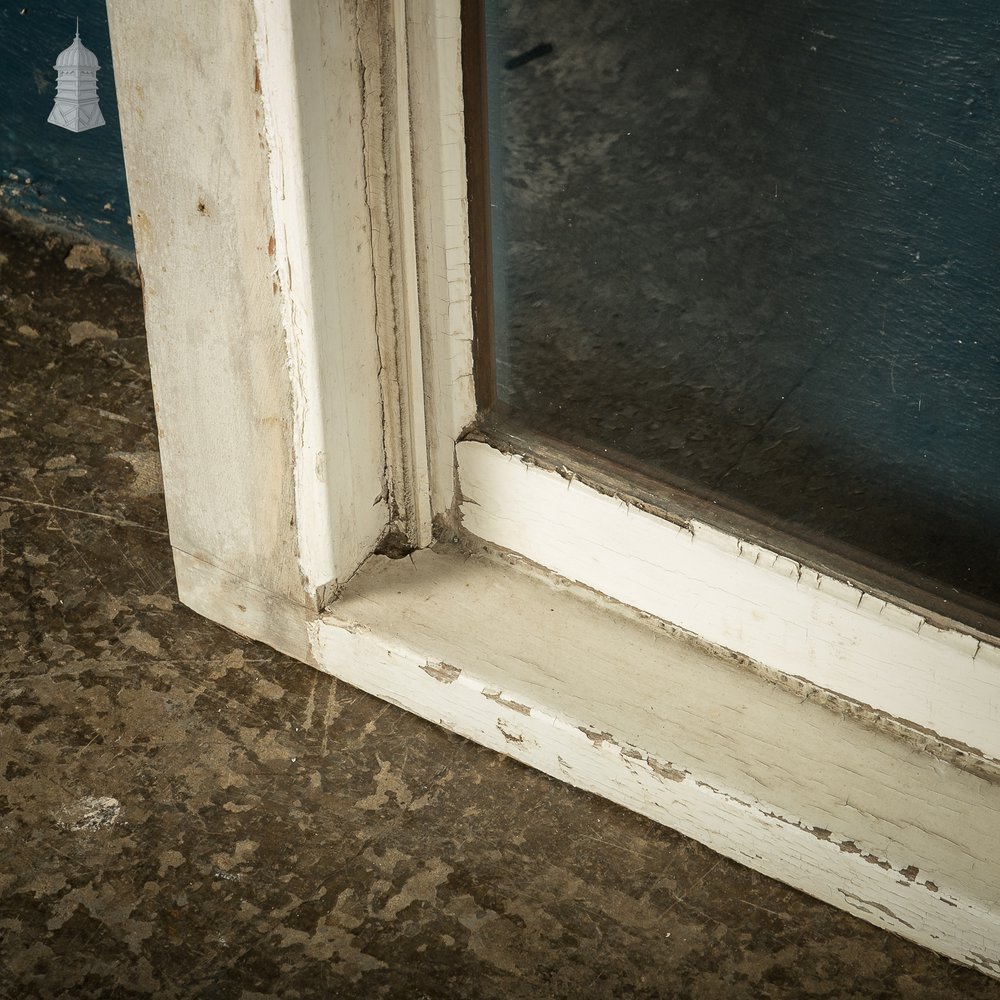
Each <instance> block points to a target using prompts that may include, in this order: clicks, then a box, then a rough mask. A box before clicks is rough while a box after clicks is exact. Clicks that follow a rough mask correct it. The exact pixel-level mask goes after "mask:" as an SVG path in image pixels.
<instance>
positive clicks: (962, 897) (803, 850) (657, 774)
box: [175, 552, 1000, 979]
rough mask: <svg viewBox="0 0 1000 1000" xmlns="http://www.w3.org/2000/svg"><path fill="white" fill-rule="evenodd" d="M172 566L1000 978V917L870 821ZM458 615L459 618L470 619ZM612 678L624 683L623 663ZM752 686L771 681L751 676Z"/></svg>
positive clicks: (271, 626)
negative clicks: (723, 773) (885, 848)
mask: <svg viewBox="0 0 1000 1000" xmlns="http://www.w3.org/2000/svg"><path fill="white" fill-rule="evenodd" d="M175 561H176V565H177V572H178V579H179V581H180V593H181V599H182V601H184V603H185V604H188V605H189V606H190V607H192V608H194V610H196V611H198V612H199V613H201V614H203V615H206V616H207V617H209V618H211V619H213V620H214V621H217V622H220V623H222V624H224V625H226V626H227V627H229V628H231V629H234V630H235V631H237V632H239V633H241V634H243V635H247V636H250V637H252V638H254V639H258V640H262V641H264V642H266V643H268V644H269V645H271V646H273V647H274V648H276V649H279V650H281V651H282V652H285V653H288V654H289V655H291V656H293V657H295V658H297V659H299V660H301V661H303V662H306V663H309V664H310V665H312V666H315V667H317V668H318V669H320V670H322V671H324V672H325V673H328V674H331V675H333V676H336V677H337V678H339V679H341V680H343V681H345V682H347V683H349V684H352V685H354V686H356V687H358V688H360V689H361V690H363V691H366V692H368V693H369V694H372V695H375V696H376V697H378V698H381V699H383V700H385V701H388V702H391V703H392V704H395V705H398V706H399V707H401V708H404V709H406V710H407V711H410V712H413V713H415V714H416V715H419V716H421V717H422V718H424V719H427V720H428V721H430V722H432V723H434V724H436V725H439V726H442V727H443V728H445V729H447V730H449V731H451V732H455V733H458V734H460V735H462V736H465V737H467V738H468V739H471V740H473V741H474V742H476V743H479V744H481V745H483V746H486V747H488V748H490V749H492V750H495V751H497V752H499V753H502V754H505V755H507V756H509V757H512V758H514V759H516V760H518V761H520V762H521V763H524V764H527V765H528V766H531V767H534V768H536V769H538V770H540V771H542V772H544V773H546V774H548V775H550V776H552V777H554V778H557V779H559V780H562V781H566V782H567V783H569V784H571V785H574V786H576V787H578V788H582V789H584V790H586V791H589V792H593V793H595V794H597V795H600V796H602V797H604V798H607V799H609V800H611V801H613V802H616V803H618V804H619V805H621V806H624V807H625V808H628V809H630V810H633V811H635V812H638V813H640V814H642V815H644V816H647V817H649V818H650V819H652V820H654V821H656V822H659V823H663V824H664V825H666V826H669V827H671V828H673V829H675V830H677V831H679V832H680V833H682V834H684V835H685V836H689V837H692V838H693V839H695V840H698V841H699V842H701V843H703V844H706V845H707V846H708V847H710V848H712V849H713V850H715V851H718V852H719V853H720V854H723V855H725V856H726V857H728V858H731V859H733V860H735V861H737V862H739V863H741V864H744V865H746V866H748V867H749V868H752V869H754V870H755V871H758V872H761V873H762V874H764V875H767V876H769V877H772V878H776V879H778V880H780V881H782V882H784V883H786V884H789V885H791V886H794V887H795V888H797V889H800V890H802V891H804V892H807V893H809V894H810V895H812V896H815V897H817V898H819V899H822V900H824V901H825V902H828V903H830V904H831V905H833V906H836V907H838V908H839V909H842V910H845V911H847V912H849V913H853V914H855V915H856V916H859V917H861V918H862V919H864V920H866V921H868V922H869V923H872V924H875V925H876V926H879V927H882V928H884V929H886V930H889V931H891V932H893V933H896V934H898V935H900V936H901V937H904V938H907V939H909V940H911V941H914V942H916V943H917V944H920V945H922V946H924V947H927V948H930V949H931V950H933V951H937V952H939V953H941V954H944V955H947V956H948V957H950V958H952V959H954V960H956V961H958V962H960V963H962V964H964V965H967V966H970V967H972V968H976V969H978V970H979V971H981V972H983V973H985V974H987V975H989V976H992V977H994V978H998V979H1000V913H997V912H995V911H992V910H990V909H989V908H987V907H985V906H984V905H983V904H982V903H978V902H977V901H976V899H975V894H974V892H972V891H968V889H966V888H964V887H963V885H962V884H961V880H960V879H956V878H954V877H949V875H948V873H944V874H942V873H941V872H939V871H936V870H935V865H934V864H933V863H929V862H928V861H927V859H925V860H924V863H923V864H922V870H921V871H919V872H917V871H915V870H914V868H913V866H907V865H902V866H901V865H900V864H899V863H897V864H896V866H895V867H894V866H893V865H892V864H891V863H890V862H889V861H888V860H887V859H885V858H883V857H881V856H880V855H879V854H878V853H876V852H874V851H873V850H871V849H869V848H867V847H862V846H859V845H865V844H870V843H872V841H873V840H877V839H878V837H877V836H873V834H872V832H871V830H870V829H868V828H867V827H866V823H867V822H868V820H869V819H870V818H869V817H867V816H866V814H865V813H864V812H862V811H859V812H858V815H857V824H856V826H855V827H852V829H851V830H849V831H840V832H838V833H834V832H833V831H831V830H829V829H825V828H820V827H817V826H814V825H810V824H808V823H806V822H804V821H802V820H801V819H799V818H796V817H795V816H791V815H787V813H786V812H784V813H783V811H779V810H777V809H775V808H774V806H773V805H769V804H766V803H761V802H760V801H759V800H758V799H756V798H755V797H754V796H753V795H752V794H749V793H747V792H745V791H743V790H742V789H738V788H729V787H721V786H720V784H719V782H718V781H717V780H714V781H713V780H705V776H703V775H699V773H698V772H697V770H696V769H695V768H692V767H690V766H686V765H684V764H682V763H680V762H678V761H674V760H668V759H664V758H663V755H657V754H656V753H654V752H650V751H648V750H647V749H646V748H644V747H642V746H638V745H635V744H633V743H631V742H629V741H628V740H627V739H624V738H621V737H619V736H618V735H616V733H615V732H614V730H615V728H616V727H615V724H614V720H613V719H604V720H602V722H601V723H600V724H599V725H595V724H594V723H593V721H589V720H583V719H580V718H573V717H572V715H570V714H568V713H566V712H564V711H561V710H558V709H554V708H553V707H552V705H549V704H541V703H539V702H538V701H537V700H536V699H533V698H532V696H531V695H530V694H529V693H527V692H525V691H521V690H518V689H517V688H516V686H506V685H499V686H498V685H497V684H496V682H495V679H486V678H483V677H481V676H479V675H478V674H477V664H478V663H480V662H483V661H485V660H488V658H489V656H490V655H491V652H492V651H491V650H488V649H483V650H482V655H481V657H476V656H471V657H469V661H470V662H467V663H453V662H448V661H443V660H441V659H440V658H435V656H434V655H433V651H432V650H430V649H423V648H413V647H410V646H408V645H406V644H403V643H400V642H398V641H394V640H392V639H391V638H388V637H387V635H388V634H390V633H391V623H387V624H386V630H387V631H386V634H383V633H382V632H381V631H376V630H375V629H374V628H372V627H369V626H367V625H365V624H363V623H351V622H344V621H339V622H338V621H337V620H336V619H335V618H333V617H331V616H330V615H329V614H328V615H326V616H323V617H317V616H316V615H315V614H314V613H312V612H308V611H307V610H306V609H304V608H303V607H301V606H300V605H295V604H293V603H291V602H289V601H287V600H286V599H283V598H280V597H276V596H275V595H273V594H269V593H265V592H263V591H260V590H258V589H255V588H251V587H248V586H247V585H246V583H245V581H242V580H240V579H238V578H236V577H233V576H232V575H230V574H226V573H224V572H222V571H220V570H218V569H217V568H216V567H214V566H211V565H210V564H208V563H204V562H202V561H200V560H197V559H195V558H194V557H191V556H188V555H187V554H185V553H179V552H175ZM362 572H364V570H363V571H362ZM470 600H473V601H475V600H476V597H475V596H474V595H472V596H470ZM482 612H483V613H490V609H488V608H485V609H482ZM458 613H461V614H462V615H464V616H468V614H469V609H468V608H463V609H460V612H458ZM591 618H592V615H589V614H588V615H585V616H584V617H583V618H582V619H581V621H580V623H579V628H580V630H581V631H582V632H584V633H585V632H586V630H587V629H588V628H591V627H594V626H593V624H592V622H591V621H590V619H591ZM418 625H421V626H423V625H425V626H426V630H427V634H428V635H432V634H433V633H434V630H435V629H440V628H441V623H439V622H433V621H428V622H426V623H418ZM538 667H539V670H540V671H542V672H544V671H545V669H546V668H545V665H544V664H540V665H538ZM622 669H623V671H624V672H626V673H627V670H628V664H622ZM760 683H761V684H763V685H766V684H768V681H767V680H766V679H765V678H760ZM571 702H572V699H570V700H569V703H571ZM802 704H803V706H805V705H806V702H805V701H804V702H803V703H802ZM824 711H827V710H826V709H824ZM829 722H830V732H829V733H828V734H827V737H828V738H829V741H830V744H831V746H833V745H835V740H836V739H839V738H843V730H842V727H843V725H844V724H845V723H844V720H843V719H842V717H841V716H839V715H838V714H837V713H835V712H829ZM816 738H817V739H822V738H823V734H820V733H817V735H816ZM795 759H796V758H795V757H794V755H792V757H790V760H791V761H794V760H795ZM873 766H874V765H873ZM936 766H938V767H943V768H948V767H949V765H947V764H945V763H939V764H938V765H936ZM818 780H821V779H819V778H817V776H816V775H815V774H812V773H808V774H807V773H803V774H802V775H801V781H802V783H803V785H804V786H806V787H807V786H808V784H809V782H810V781H812V782H816V781H818ZM900 893H902V894H903V896H902V897H901V896H900ZM900 898H903V899H906V900H909V903H908V906H907V908H906V909H903V908H901V907H900V906H899V900H900Z"/></svg>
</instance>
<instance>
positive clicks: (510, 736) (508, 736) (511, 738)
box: [497, 721, 524, 743]
mask: <svg viewBox="0 0 1000 1000" xmlns="http://www.w3.org/2000/svg"><path fill="white" fill-rule="evenodd" d="M497 729H499V730H500V735H501V736H503V738H504V739H505V740H506V741H507V742H508V743H523V742H524V737H523V736H517V735H515V734H514V733H508V732H507V730H506V729H504V727H503V725H502V724H501V723H500V722H499V721H498V722H497Z"/></svg>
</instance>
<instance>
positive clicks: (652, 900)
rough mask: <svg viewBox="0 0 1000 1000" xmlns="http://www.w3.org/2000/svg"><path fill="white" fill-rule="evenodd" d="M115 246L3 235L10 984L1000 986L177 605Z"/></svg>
mask: <svg viewBox="0 0 1000 1000" xmlns="http://www.w3.org/2000/svg"><path fill="white" fill-rule="evenodd" d="M69 262H72V263H74V264H80V265H82V267H81V268H79V269H75V268H70V267H68V266H67V264H68V263H69ZM106 266H107V265H106V263H104V262H102V260H101V258H100V257H99V256H96V255H91V256H88V254H87V252H86V251H79V250H77V251H71V248H70V247H69V245H67V244H66V243H64V242H62V241H61V240H60V239H58V238H56V237H48V238H45V239H43V238H40V237H39V236H37V234H33V233H32V232H30V231H27V230H24V229H22V228H20V227H19V226H17V225H13V224H11V223H10V222H9V221H7V222H4V223H2V225H0V359H2V364H0V456H2V462H0V859H2V861H0V997H3V998H4V1000H23V998H31V997H67V998H68V997H72V998H74V1000H77V998H90V997H94V998H97V997H100V998H105V997H120V998H125V997H140V996H142V997H162V998H187V997H211V998H240V1000H255V998H261V997H283V998H284V997H287V998H312V997H324V998H330V997H346V998H353V997H365V998H368V997H400V998H402V997H406V998H439V997H440V998H445V997H447V998H462V997H470V998H471V997H477V998H478V997H482V998H498V1000H499V998H503V1000H508V998H537V997H581V996H582V997H587V998H588V1000H591V998H592V1000H601V998H633V997H634V998H656V997H664V998H666V997H670V998H676V1000H687V998H690V1000H695V998H705V1000H707V998H715V997H724V998H727V1000H741V998H748V1000H749V998H761V997H768V998H789V1000H790V998H802V997H823V998H830V1000H832V998H846V997H873V998H883V1000H888V998H903V997H906V998H921V1000H932V998H937V1000H945V998H958V997H961V998H965V1000H1000V983H998V982H996V981H994V980H990V979H987V978H986V977H984V976H981V975H979V974H977V973H976V972H973V971H971V970H968V969H964V968H960V967H958V966H956V965H953V964H952V963H950V962H948V961H946V960H945V959H942V958H939V957H937V956H935V955H933V954H931V953H930V952H927V951H923V950H921V949H919V948H917V947H915V946H913V945H910V944H909V943H907V942H905V941H902V940H901V939H899V938H896V937H893V936H891V935H888V934H885V933H882V932H880V931H878V930H876V929H875V928H873V927H870V926H869V925H867V924H865V923H863V922H862V921H860V920H858V919H855V918H853V917H851V916H848V915H846V914H844V913H841V912H839V911H837V910H834V909H832V908H831V907H828V906H826V905H824V904H822V903H819V902H816V901H814V900H812V899H810V898H808V897H806V896H804V895H802V894H800V893H798V892H795V891H793V890H791V889H788V888H785V887H784V886H782V885H780V884H778V883H776V882H773V881H771V880H769V879H766V878H763V877H762V876H759V875H757V874H755V873H753V872H751V871H749V870H747V869H746V868H743V867H741V866H739V865H737V864H734V863H732V862H729V861H727V860H725V859H723V858H721V857H719V856H718V855H716V854H714V853H712V852H711V851H709V850H707V849H706V848H703V847H701V846H700V845H698V844H696V843H694V842H693V841H690V840H686V839H685V838H683V837H681V836H679V835H678V834H676V833H674V832H672V831H671V830H668V829H665V828H663V827H659V826H657V825H655V824H653V823H651V822H649V821H648V820H645V819H643V818H641V817H639V816H636V815H633V814H631V813H628V812H626V811H624V810H622V809H620V808H618V807H616V806H613V805H611V804H609V803H607V802H604V801H602V800H600V799H597V798H594V797H592V796H590V795H587V794H584V793H582V792H579V791H576V790H574V789H572V788H569V787H568V786H565V785H562V784H560V783H558V782H556V781H553V780H551V779H549V778H547V777H544V776H542V775H540V774H537V773H535V772H532V771H530V770H527V769H526V768H524V767H521V766H519V765H518V764H515V763H513V762H511V761H509V760H507V759H505V758H503V757H500V756H498V755H496V754H494V753H492V752H489V751H486V750H483V749H481V748H479V747H476V746H475V745H473V744H471V743H469V742H467V741H465V740H463V739H460V738H458V737H455V736H453V735H450V734H448V733H446V732H443V731H441V730H439V729H437V728H435V727H434V726H431V725H429V724H427V723H425V722H422V721H420V720H418V719H416V718H414V717H412V716H410V715H408V714H407V713H405V712H403V711H400V710H398V709H396V708H393V707H391V706H388V705H386V704H384V703H382V702H380V701H378V700H376V699H374V698H371V697H369V696H367V695H364V694H362V693H360V692H358V691H356V690H354V689H352V688H350V687H348V686H346V685H344V684H340V683H338V682H336V681H335V680H333V679H332V678H330V677H327V676H325V675H322V674H320V673H318V672H316V671H315V670H312V669H311V668H309V667H306V666H303V665H301V664H298V663H296V662H294V661H292V660H290V659H288V658H287V657H284V656H281V655H279V654H277V653H275V652H273V651H271V650H269V649H268V648H266V647H264V646H262V645H260V644H258V643H254V642H249V641H247V640H245V639H243V638H241V637H240V636H238V635H235V634H234V633H232V632H229V631H227V630H225V629H223V628H220V627H218V626H216V625H213V624H211V623H210V622H207V621H205V620H203V619H201V618H199V617H198V616H197V615H195V614H193V613H192V612H190V611H188V610H187V609H185V608H184V607H182V606H181V605H180V604H178V602H177V595H176V591H175V588H174V581H173V575H172V567H171V561H170V549H169V544H168V540H167V535H166V524H165V517H164V511H163V503H162V495H161V486H160V479H159V469H158V462H157V453H156V443H157V437H156V430H155V425H154V419H153V407H152V398H151V393H150V387H149V375H148V368H147V362H146V347H145V341H144V338H143V328H142V316H141V302H140V294H139V289H138V287H137V285H136V282H135V279H134V277H131V276H130V275H129V274H128V272H126V271H120V270H119V269H117V268H116V267H112V268H111V269H110V270H109V271H108V273H106V274H101V273H100V272H101V271H103V270H104V269H105V267H106Z"/></svg>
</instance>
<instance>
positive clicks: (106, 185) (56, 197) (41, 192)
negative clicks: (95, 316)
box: [0, 0, 134, 253]
mask: <svg viewBox="0 0 1000 1000" xmlns="http://www.w3.org/2000/svg"><path fill="white" fill-rule="evenodd" d="M77 17H79V18H80V40H81V41H82V42H83V44H84V45H86V46H87V48H88V49H90V50H91V51H92V52H94V53H95V55H96V56H97V58H98V60H99V61H100V64H101V68H100V71H99V72H98V74H97V92H98V96H99V97H100V101H101V111H102V112H103V114H104V119H105V122H106V123H107V124H105V125H104V126H102V127H100V128H96V129H90V130H89V131H87V132H79V133H75V132H69V131H67V130H66V129H63V128H59V127H58V126H56V125H50V124H48V122H47V121H46V119H47V118H48V116H49V112H50V111H51V110H52V103H53V100H54V98H55V93H56V72H55V70H54V69H53V68H52V67H53V64H54V63H55V61H56V56H58V55H59V53H60V52H61V51H62V50H63V49H65V48H66V47H67V46H68V45H70V44H71V43H72V41H73V35H74V32H75V30H76V18H77ZM114 81H115V77H114V68H113V66H112V64H111V40H110V37H109V34H108V15H107V9H106V7H105V4H104V0H76V2H75V3H73V4H67V3H65V2H57V0H38V2H36V0H21V2H19V3H12V2H10V0H0V93H2V94H3V103H2V111H0V205H3V206H5V207H7V208H9V209H12V210H13V211H16V212H18V213H20V214H22V215H27V216H29V217H32V218H35V219H39V220H44V221H46V222H48V223H52V224H55V225H58V226H60V227H64V228H67V229H70V230H72V231H75V232H79V233H81V235H83V234H85V235H87V236H89V237H91V238H93V239H97V240H100V241H101V242H104V243H109V244H112V245H113V246H116V247H118V248H119V249H120V250H123V251H126V252H128V253H133V252H134V245H133V242H132V230H131V228H130V225H129V222H128V217H129V203H128V190H127V188H126V185H125V164H124V162H123V159H122V140H121V130H120V127H119V123H118V106H117V102H116V100H115V82H114ZM29 179H30V181H31V183H30V184H29V183H27V182H28V180H29Z"/></svg>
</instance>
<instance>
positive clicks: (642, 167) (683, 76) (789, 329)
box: [487, 0, 1000, 600]
mask: <svg viewBox="0 0 1000 1000" xmlns="http://www.w3.org/2000/svg"><path fill="white" fill-rule="evenodd" d="M487 34H488V49H489V59H488V62H489V88H490V95H489V98H490V100H489V103H490V107H489V121H490V136H491V153H490V155H491V165H490V166H491V170H490V172H491V187H492V192H491V200H492V203H493V220H492V224H493V240H494V250H493V256H494V262H495V264H494V272H495V273H494V297H495V300H496V323H495V326H496V340H497V369H498V396H499V399H500V401H501V403H502V404H505V405H506V406H509V407H512V408H513V409H514V410H515V411H516V412H517V413H518V414H519V416H520V418H521V419H522V420H526V421H527V422H528V423H529V424H531V425H532V426H534V427H535V428H536V429H538V430H541V431H544V432H546V433H548V434H551V435H554V436H556V437H559V438H562V439H563V440H566V441H569V442H572V443H574V444H577V445H583V446H585V447H588V448H589V449H590V450H592V451H595V452H597V453H599V454H604V453H606V454H608V455H613V456H614V457H615V458H617V459H619V460H621V459H622V456H625V457H626V458H627V460H629V461H631V462H632V463H634V464H635V465H636V466H638V467H641V468H643V469H645V470H647V471H648V470H649V469H652V470H653V471H654V472H656V473H657V474H659V475H661V476H662V477H663V478H667V479H672V480H676V479H678V478H679V479H682V480H686V481H689V482H691V483H693V484H695V486H696V487H697V488H698V489H701V490H704V491H708V492H712V493H715V494H722V495H724V496H728V497H730V498H732V499H733V500H736V501H738V502H739V503H741V504H749V505H753V506H754V507H756V508H758V509H760V510H762V511H765V512H767V514H769V515H772V516H775V517H777V518H779V519H782V520H783V521H785V522H788V523H790V524H791V525H795V526H799V527H800V528H804V529H807V530H809V531H810V532H819V533H821V534H823V535H825V536H827V537H829V538H832V539H836V540H839V541H840V542H844V543H847V544H849V545H852V546H856V547H859V548H861V549H863V550H866V551H869V552H871V553H874V554H876V555H877V556H879V557H882V558H885V559H888V560H890V561H892V562H894V563H897V564H902V565H904V566H906V567H909V568H910V569H913V570H916V571H918V572H920V573H923V574H927V575H929V576H932V577H934V578H936V579H938V580H940V581H943V582H945V583H946V584H949V585H952V586H954V587H957V588H959V589H961V590H964V591H967V592H969V593H972V594H976V595H979V596H981V597H985V598H987V599H990V600H996V599H997V598H998V597H1000V581H998V576H1000V574H998V569H1000V558H998V557H1000V490H998V488H997V485H998V484H997V480H998V471H1000V295H998V286H1000V274H998V265H1000V259H998V250H1000V200H998V187H1000V180H998V173H997V167H996V164H997V154H998V153H1000V75H998V62H1000V13H998V8H997V6H996V4H995V2H994V0H964V2H963V0H950V2H947V3H946V2H943V0H906V2H897V0H891V2H890V0H838V2H831V0H755V2H753V3H749V2H746V0H701V2H689V0H633V2H630V3H627V4H622V3H611V2H609V0H589V2H583V0H562V2H549V3H538V2H531V3H529V2H526V0H516V2H490V3H488V5H487Z"/></svg>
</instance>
